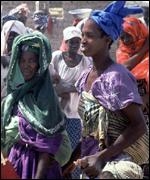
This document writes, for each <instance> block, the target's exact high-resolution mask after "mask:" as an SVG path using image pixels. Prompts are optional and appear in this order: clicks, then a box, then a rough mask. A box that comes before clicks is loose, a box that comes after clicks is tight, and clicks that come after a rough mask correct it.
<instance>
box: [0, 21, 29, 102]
mask: <svg viewBox="0 0 150 180" xmlns="http://www.w3.org/2000/svg"><path fill="white" fill-rule="evenodd" d="M26 33H27V31H26V27H25V26H24V24H23V23H22V22H20V21H18V20H9V21H7V22H6V23H5V24H4V25H3V28H2V32H1V99H2V98H3V97H4V96H5V95H6V77H7V72H8V66H9V63H10V59H11V50H12V45H13V41H14V39H15V38H16V37H17V36H18V35H20V34H26Z"/></svg>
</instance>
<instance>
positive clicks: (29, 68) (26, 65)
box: [19, 51, 54, 179]
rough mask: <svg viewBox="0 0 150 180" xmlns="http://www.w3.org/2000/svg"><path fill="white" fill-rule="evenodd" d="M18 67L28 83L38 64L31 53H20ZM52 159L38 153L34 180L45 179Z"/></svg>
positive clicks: (46, 154) (35, 56)
mask: <svg viewBox="0 0 150 180" xmlns="http://www.w3.org/2000/svg"><path fill="white" fill-rule="evenodd" d="M19 67H20V70H21V72H22V74H23V77H24V79H25V81H30V80H31V79H32V78H33V77H34V76H35V75H36V72H37V71H38V68H39V63H38V56H37V55H36V54H34V53H32V52H28V51H27V52H22V54H21V58H20V61H19ZM53 161H54V157H53V155H51V154H48V153H39V159H38V165H37V171H36V175H35V179H42V178H45V174H46V173H47V168H49V166H50V165H51V164H52V163H53Z"/></svg>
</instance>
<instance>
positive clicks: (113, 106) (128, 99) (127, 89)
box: [92, 71, 142, 111]
mask: <svg viewBox="0 0 150 180" xmlns="http://www.w3.org/2000/svg"><path fill="white" fill-rule="evenodd" d="M127 72H128V71H127ZM127 72H126V73H125V72H124V73H119V72H116V73H112V74H109V75H107V77H102V78H101V79H98V80H97V81H96V82H95V83H94V85H93V88H92V93H93V95H94V96H95V97H96V99H97V100H98V101H99V103H100V104H102V105H103V106H104V107H105V108H107V109H109V110H111V111H117V110H121V109H124V108H125V107H127V106H128V105H129V104H131V103H137V104H139V105H141V104H142V99H141V97H140V95H139V93H138V88H137V85H136V80H135V78H134V77H133V76H132V74H131V73H130V72H128V73H127Z"/></svg>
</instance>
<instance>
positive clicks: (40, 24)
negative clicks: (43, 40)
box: [32, 9, 52, 34]
mask: <svg viewBox="0 0 150 180" xmlns="http://www.w3.org/2000/svg"><path fill="white" fill-rule="evenodd" d="M32 18H33V21H34V29H35V30H37V31H40V32H42V33H43V34H44V33H46V32H48V33H49V34H51V33H52V19H51V16H50V14H49V12H47V11H46V9H44V10H39V11H35V12H34V14H33V17H32Z"/></svg>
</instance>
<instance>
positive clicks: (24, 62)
mask: <svg viewBox="0 0 150 180" xmlns="http://www.w3.org/2000/svg"><path fill="white" fill-rule="evenodd" d="M19 67H20V70H21V72H22V74H23V77H24V79H25V81H29V80H31V79H32V78H33V77H34V75H35V74H36V72H37V71H38V67H39V63H38V56H37V55H35V54H34V53H32V52H22V54H21V58H20V61H19Z"/></svg>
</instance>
